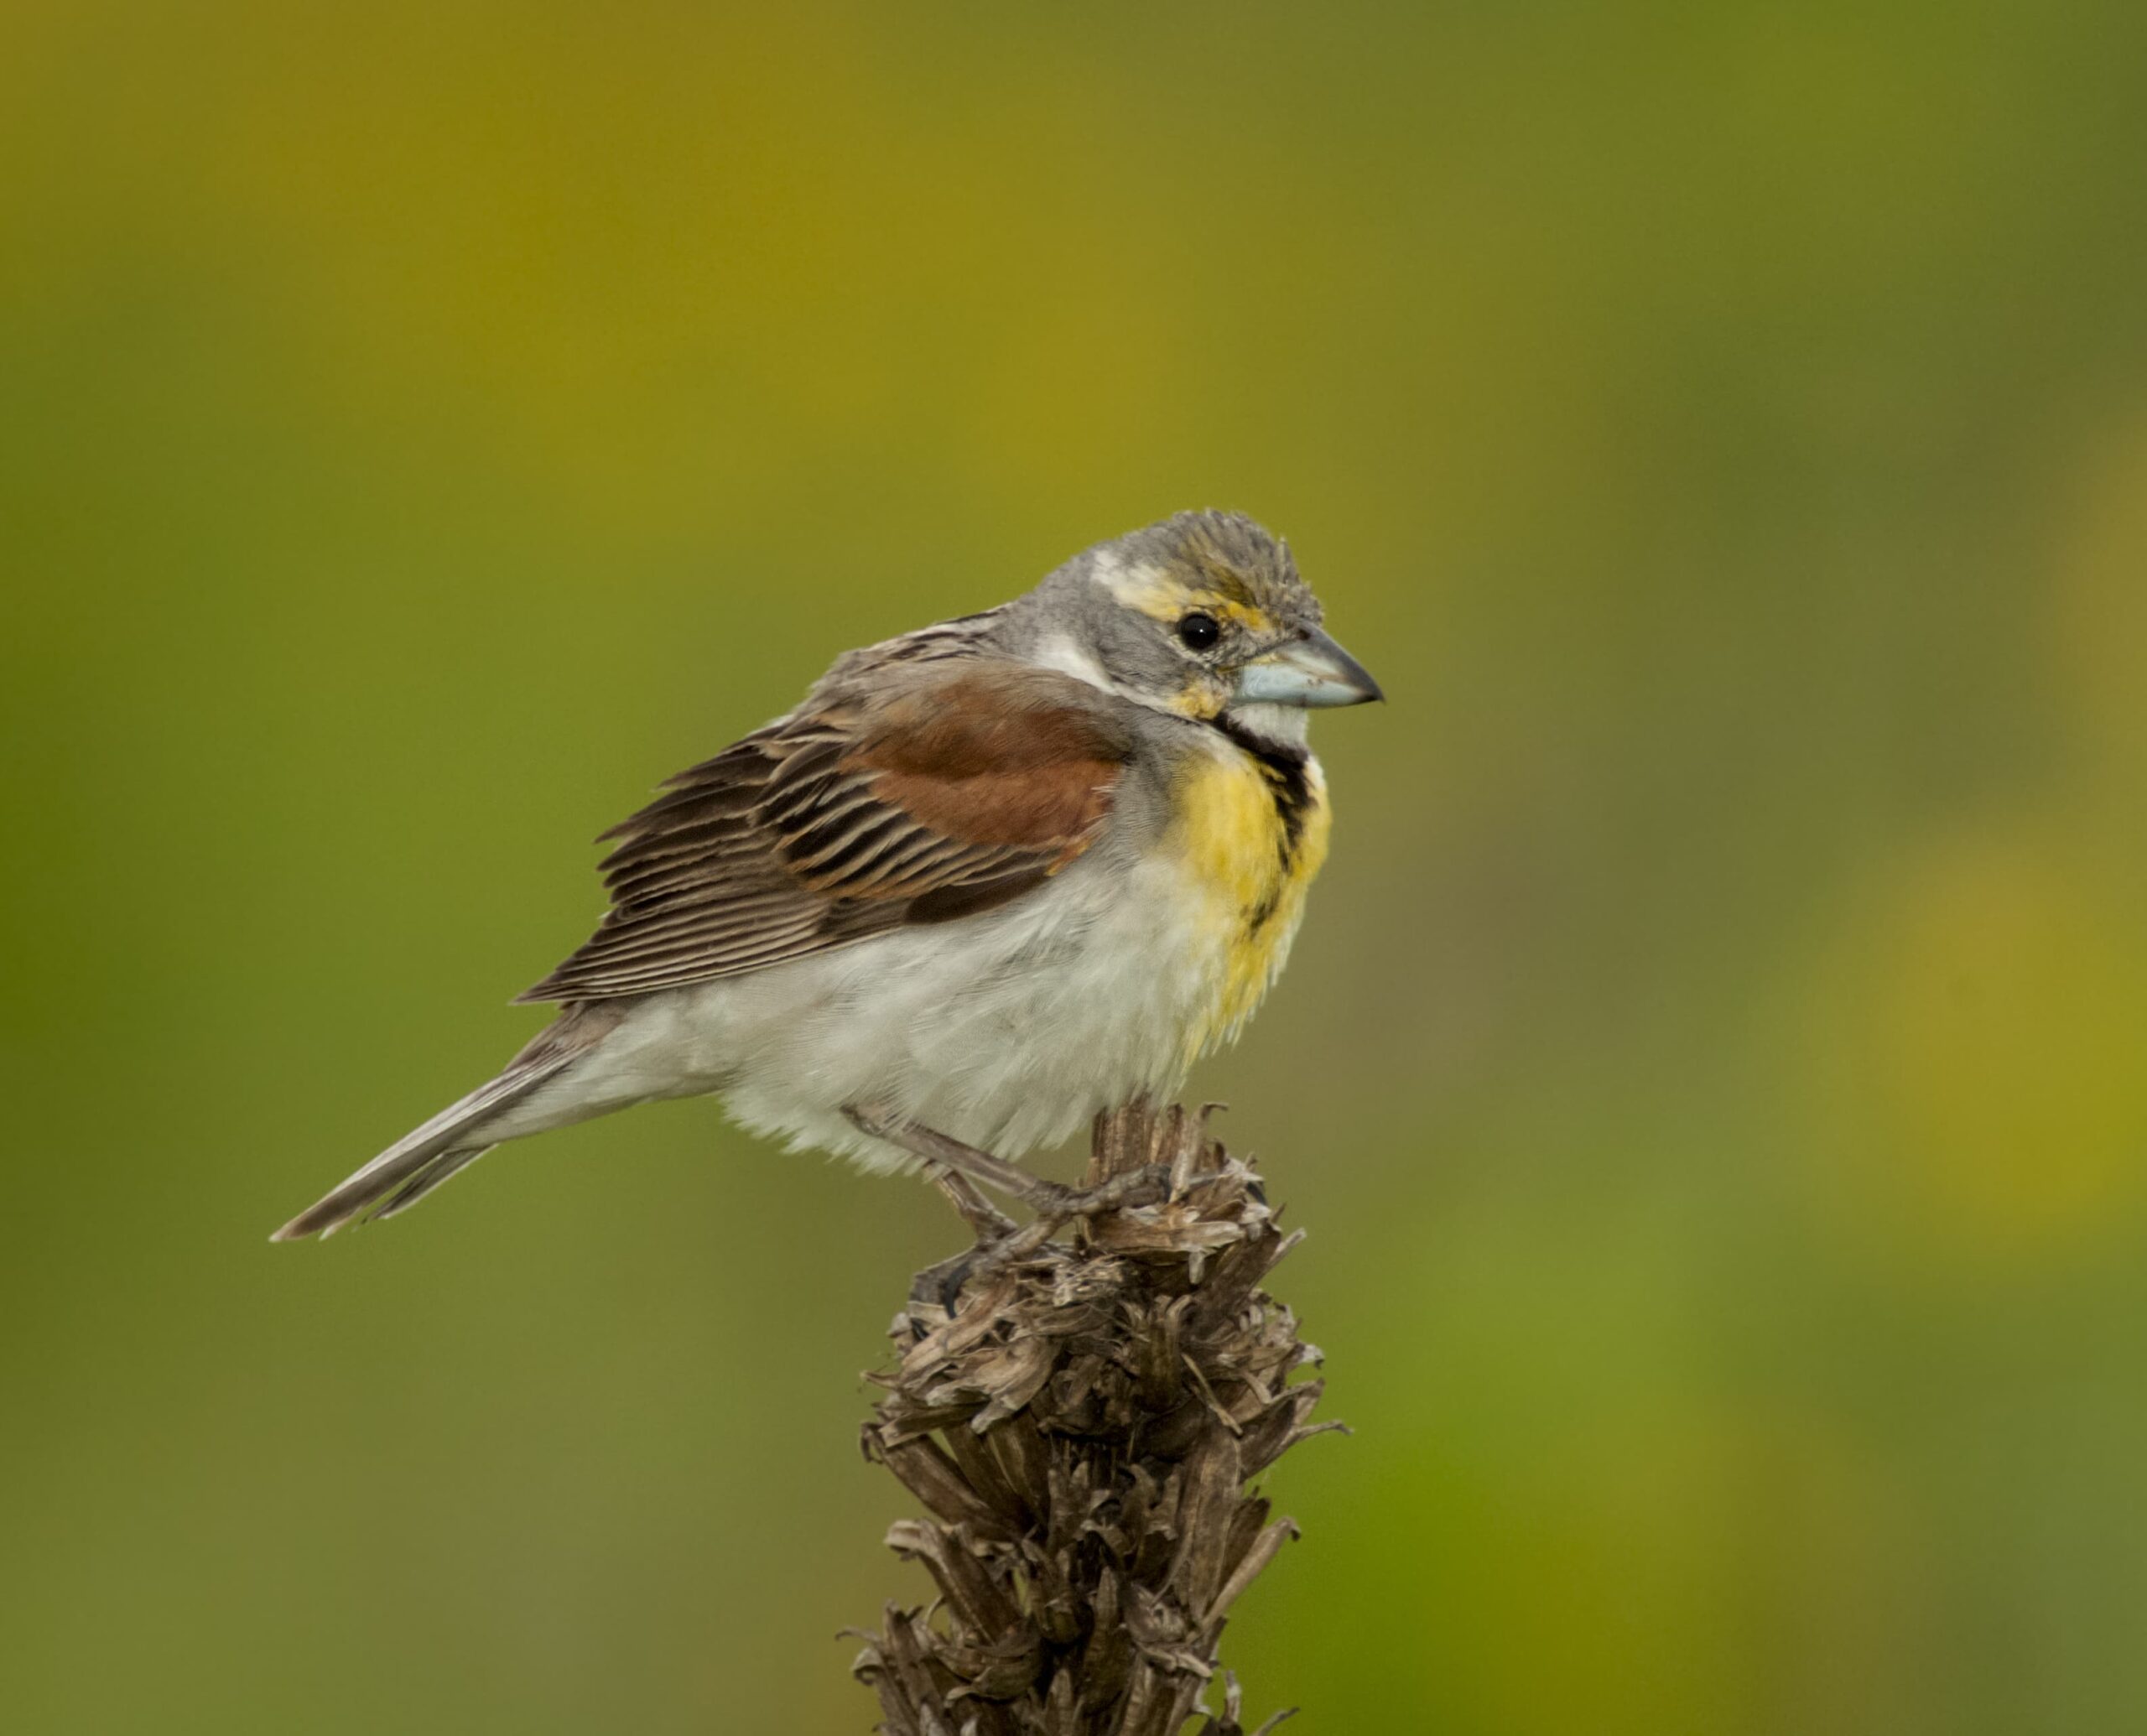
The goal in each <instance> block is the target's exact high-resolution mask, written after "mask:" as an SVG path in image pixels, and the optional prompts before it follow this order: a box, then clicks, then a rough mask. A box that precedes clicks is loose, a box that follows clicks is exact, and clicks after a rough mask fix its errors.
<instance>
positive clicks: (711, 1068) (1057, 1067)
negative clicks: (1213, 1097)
mask: <svg viewBox="0 0 2147 1736" xmlns="http://www.w3.org/2000/svg"><path fill="white" fill-rule="evenodd" d="M1092 866H1100V865H1099V864H1096V865H1091V864H1089V863H1082V864H1079V865H1076V866H1075V867H1074V868H1073V869H1070V870H1068V872H1067V874H1066V875H1065V876H1064V877H1063V879H1062V880H1060V881H1056V882H1054V883H1053V884H1052V885H1051V886H1048V887H1046V888H1044V889H1042V891H1040V893H1039V894H1038V895H1037V896H1034V897H1029V898H1026V899H1023V900H1022V901H1020V902H1017V903H1016V904H1014V905H1011V906H1010V907H1007V908H1006V910H1004V911H1001V912H996V913H994V914H992V915H990V916H985V917H975V918H971V919H969V920H966V921H964V922H959V923H949V924H947V925H945V926H944V927H931V928H915V929H907V930H903V931H901V932H898V933H892V934H887V935H883V936H880V937H878V938H874V939H872V940H870V941H866V942H862V943H859V944H857V945H855V946H853V947H849V948H845V949H841V950H840V951H836V952H832V953H826V954H821V955H819V956H818V957H816V958H810V959H799V960H798V961H797V962H795V963H793V964H783V965H778V966H776V967H773V968H772V969H767V970H763V971H758V972H756V973H754V974H752V975H748V976H742V977H735V978H730V979H726V980H721V981H717V982H712V983H703V984H697V985H694V986H692V987H689V988H684V989H676V990H668V991H666V992H664V993H663V994H661V995H652V996H651V997H649V998H648V999H647V1000H646V1001H641V1002H638V1003H637V1004H636V1005H635V1006H634V1007H633V1008H632V1011H630V1012H629V1013H628V1015H627V1017H626V1021H624V1022H623V1023H622V1024H621V1026H620V1027H619V1028H618V1029H617V1030H616V1031H615V1032H613V1033H612V1034H611V1036H610V1037H607V1038H606V1040H605V1042H604V1043H603V1045H602V1047H601V1048H600V1050H599V1051H598V1052H597V1053H594V1054H591V1055H590V1057H589V1058H588V1059H587V1060H586V1061H585V1062H583V1063H580V1064H579V1065H577V1067H576V1068H574V1071H573V1073H571V1074H569V1075H568V1076H567V1077H565V1078H564V1079H562V1080H561V1081H560V1083H559V1086H558V1087H557V1088H556V1089H554V1090H552V1091H548V1092H544V1093H541V1094H539V1095H538V1098H537V1099H533V1100H532V1101H531V1102H530V1104H528V1109H527V1111H526V1119H527V1120H528V1121H529V1122H531V1123H533V1124H534V1123H541V1124H542V1125H548V1126H551V1125H559V1124H560V1123H561V1122H564V1121H568V1120H580V1119H583V1118H584V1117H585V1116H588V1115H600V1114H603V1113H605V1112H606V1110H612V1109H619V1108H623V1107H625V1106H626V1104H630V1103H635V1102H645V1101H647V1100H649V1099H654V1098H660V1097H681V1096H694V1095H699V1094H702V1093H705V1092H711V1091H714V1092H720V1093H721V1094H722V1095H723V1098H724V1101H725V1106H726V1108H727V1109H728V1110H730V1114H731V1115H733V1116H734V1117H735V1118H736V1120H739V1121H740V1122H741V1123H742V1124H743V1125H746V1127H748V1128H751V1130H753V1131H755V1132H756V1133H762V1134H772V1135H775V1136H779V1137H782V1138H784V1139H787V1140H788V1141H789V1142H790V1143H791V1145H792V1146H818V1147H819V1148H821V1149H824V1150H826V1151H835V1152H839V1153H841V1154H843V1155H845V1156H851V1157H855V1159H857V1160H858V1161H859V1162H860V1163H862V1164H864V1165H866V1167H873V1168H883V1167H909V1166H910V1165H911V1163H912V1160H911V1159H910V1158H908V1157H907V1156H906V1155H905V1154H903V1153H902V1152H899V1151H896V1150H894V1149H893V1148H892V1147H890V1146H886V1145H885V1144H883V1143H881V1141H876V1140H870V1139H867V1138H866V1137H865V1136H863V1135H861V1134H860V1133H859V1132H858V1131H857V1130H856V1129H855V1127H853V1126H852V1125H850V1122H849V1121H848V1120H846V1119H845V1116H844V1115H843V1110H844V1108H845V1105H848V1104H871V1105H873V1106H874V1107H876V1108H877V1109H880V1110H892V1112H893V1113H895V1114H897V1115H901V1116H902V1117H905V1118H907V1119H909V1120H915V1121H919V1122H922V1123H923V1125H926V1126H928V1127H933V1128H936V1129H938V1130H939V1131H941V1132H943V1133H946V1134H949V1135H951V1136H954V1138H956V1139H959V1140H964V1141H968V1142H969V1143H970V1144H972V1145H976V1146H982V1147H984V1148H985V1149H986V1150H988V1151H996V1152H997V1153H999V1154H1000V1155H1001V1156H1009V1157H1011V1156H1019V1155H1021V1154H1022V1152H1024V1151H1029V1150H1032V1149H1033V1148H1034V1147H1036V1146H1040V1145H1046V1144H1051V1143H1054V1142H1056V1141H1059V1140H1062V1139H1065V1138H1068V1137H1069V1136H1072V1135H1073V1134H1074V1133H1076V1132H1078V1131H1079V1130H1081V1129H1082V1127H1083V1126H1084V1125H1085V1124H1086V1123H1087V1121H1088V1120H1089V1117H1090V1116H1091V1115H1094V1114H1095V1112H1096V1111H1097V1110H1100V1109H1104V1108H1107V1107H1110V1106H1111V1105H1113V1104H1118V1103H1121V1102H1123V1101H1125V1099H1127V1098H1129V1097H1131V1096H1133V1095H1135V1094H1137V1093H1141V1092H1146V1093H1149V1094H1153V1095H1155V1096H1157V1097H1159V1098H1168V1097H1170V1096H1172V1095H1173V1094H1175V1093H1176V1092H1177V1090H1178V1089H1179V1088H1180V1086H1181V1085H1182V1084H1183V1082H1184V1073H1185V1069H1186V1063H1187V1056H1188V1048H1189V1047H1191V1045H1189V1043H1188V1033H1194V1032H1199V1031H1200V1030H1202V1029H1203V1027H1205V1025H1206V1024H1207V1022H1208V1021H1209V1020H1210V1019H1211V1018H1212V1016H1213V1012H1214V1007H1215V1005H1216V1003H1217V1000H1218V997H1219V995H1220V994H1221V993H1222V990H1223V985H1224V975H1225V962H1226V961H1225V960H1224V957H1223V956H1222V949H1221V948H1220V947H1219V946H1218V945H1217V944H1216V943H1215V942H1214V939H1213V938H1211V937H1212V935H1213V931H1214V923H1212V922H1204V921H1203V905H1202V902H1201V901H1200V900H1199V899H1198V897H1197V896H1196V895H1195V894H1194V893H1193V891H1191V889H1190V888H1189V887H1188V886H1187V884H1186V882H1185V881H1184V879H1183V876H1182V873H1181V871H1179V870H1178V869H1177V867H1176V865H1174V864H1172V863H1169V862H1164V861H1151V862H1150V863H1147V864H1145V865H1141V866H1139V867H1136V868H1135V869H1133V870H1132V871H1131V873H1130V874H1129V873H1128V872H1127V871H1125V870H1123V869H1120V871H1119V872H1118V874H1117V875H1116V876H1110V875H1104V874H1099V873H1093V872H1090V871H1089V869H1090V868H1091V867H1092ZM1143 882H1145V883H1143ZM511 1119H512V1120H514V1121H517V1122H519V1121H521V1120H524V1119H525V1116H524V1115H512V1117H511ZM537 1130H538V1126H537V1125H512V1126H507V1125H503V1126H502V1128H501V1130H500V1136H502V1137H507V1138H512V1137H514V1136H517V1135H518V1134H521V1133H525V1132H535V1131H537Z"/></svg>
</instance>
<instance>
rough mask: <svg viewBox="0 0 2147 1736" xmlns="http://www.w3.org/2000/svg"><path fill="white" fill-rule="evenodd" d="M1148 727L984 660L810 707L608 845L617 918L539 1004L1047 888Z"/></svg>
mask: <svg viewBox="0 0 2147 1736" xmlns="http://www.w3.org/2000/svg"><path fill="white" fill-rule="evenodd" d="M1131 751H1132V741H1131V735H1129V734H1128V733H1127V732H1126V731H1125V729H1124V728H1123V727H1122V726H1121V725H1119V724H1117V723H1116V722H1115V720H1113V719H1111V718H1110V716H1109V715H1106V714H1105V712H1104V711H1103V710H1102V709H1101V704H1100V703H1099V699H1098V696H1096V695H1095V694H1094V693H1093V692H1092V691H1091V690H1090V689H1087V688H1085V687H1084V686H1083V685H1082V684H1081V683H1077V682H1073V681H1072V680H1071V679H1070V678H1066V677H1063V676H1059V675H1057V674H1053V673H1048V672H1042V671H1037V670H1031V669H973V670H971V671H970V672H968V673H963V674H960V675H958V676H956V677H955V678H953V679H951V680H950V679H948V678H945V677H944V675H941V676H939V677H938V678H935V679H933V680H932V681H930V682H929V683H905V684H904V685H903V687H902V689H901V690H899V691H898V692H897V693H896V694H892V695H889V696H886V697H880V698H875V699H869V700H868V699H843V700H835V701H829V702H827V703H824V704H818V705H808V707H807V708H806V709H803V710H802V711H800V712H798V713H797V714H795V715H793V716H792V717H789V718H787V719H785V720H782V722H780V723H777V724H772V725H769V726H768V727H767V729H765V730H760V731H758V732H757V733H756V734H754V735H749V736H747V737H746V739H745V740H744V741H741V742H739V743H737V744H736V746H733V747H730V748H728V749H726V750H725V751H724V752H722V753H720V754H719V755H717V756H715V758H714V759H712V760H709V761H705V762H704V763H703V764H701V765H699V766H696V767H693V768H692V769H691V770H690V771H687V772H681V773H679V774H678V776H677V777H673V778H672V779H671V780H670V781H669V782H668V783H667V784H666V785H665V787H664V793H663V795H661V796H659V797H658V798H657V799H656V800H655V801H654V802H652V803H650V804H649V805H648V806H647V807H646V808H643V809H642V811H641V812H640V813H637V814H635V815H634V816H633V817H632V819H628V820H626V822H624V823H623V824H621V825H618V826H616V827H614V828H613V829H611V831H610V832H607V833H606V834H605V838H606V840H614V841H615V843H614V848H613V850H612V851H611V855H608V856H606V858H605V860H604V862H603V871H604V880H605V885H606V888H607V889H608V890H609V891H610V893H611V910H610V912H608V913H607V914H606V917H605V918H604V921H603V923H602V924H601V925H600V927H599V928H598V929H597V931H596V933H595V934H594V935H592V936H591V937H590V939H589V941H588V942H587V943H586V944H585V945H584V946H583V947H582V948H581V949H580V951H578V952H576V953H575V954H574V956H573V957H572V958H570V959H568V960H567V961H566V962H565V963H564V964H562V965H560V966H559V969H556V970H554V972H553V973H552V974H551V975H549V976H548V977H546V978H545V979H544V980H543V982H541V983H539V984H538V985H536V987H534V988H533V989H531V990H528V993H526V994H524V995H522V996H520V997H519V998H520V999H522V1000H523V1001H584V1000H595V999H602V998H606V997H610V996H616V995H644V994H647V993H650V992H652V990H658V989H665V988H675V987H677V986H678V985H682V984H685V983H694V982H705V981H708V980H711V979H714V978H716V977H723V976H735V975H739V974H741V973H742V972H745V971H749V970H756V969H761V968H762V967H763V966H766V965H768V964H780V963H783V962H786V961H787V960H789V959H796V958H802V957H804V956H806V955H808V954H813V953H817V952H823V951H825V950H827V949H829V948H830V947H836V946H841V945H845V944H848V943H852V942H855V941H858V940H861V939H864V938H866V937H868V936H870V935H873V934H878V933H886V931H888V930H890V929H892V928H901V927H903V926H905V925H908V924H914V923H939V922H950V921H953V920H954V919H956V918H958V917H965V916H973V915H975V914H976V913H977V912H980V911H985V910H990V909H992V908H994V907H996V906H998V905H1001V904H1004V903H1006V902H1008V901H1009V900H1011V899H1014V898H1017V897H1020V896H1021V895H1022V893H1024V892H1027V891H1031V890H1032V889H1034V888H1035V887H1036V886H1040V885H1042V883H1043V882H1044V881H1047V880H1048V879H1049V878H1050V877H1051V876H1053V875H1054V874H1056V873H1058V871H1059V870H1061V869H1062V868H1063V867H1065V866H1066V865H1067V864H1068V863H1069V862H1071V861H1073V860H1074V859H1075V858H1076V857H1078V856H1079V855H1080V854H1081V853H1082V852H1083V851H1084V850H1087V849H1088V848H1089V845H1091V844H1093V843H1094V840H1095V839H1096V838H1097V836H1098V835H1099V834H1100V832H1101V830H1102V829H1103V826H1104V824H1105V821H1106V820H1107V819H1109V817H1110V806H1111V798H1112V793H1113V791H1114V788H1115V785H1116V782H1117V780H1118V778H1119V776H1120V773H1121V772H1122V771H1123V769H1124V767H1125V762H1126V760H1127V759H1128V757H1129V756H1130V755H1131Z"/></svg>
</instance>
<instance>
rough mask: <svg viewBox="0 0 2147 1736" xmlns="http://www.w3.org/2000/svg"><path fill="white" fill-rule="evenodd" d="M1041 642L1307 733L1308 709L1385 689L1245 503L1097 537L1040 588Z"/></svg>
mask: <svg viewBox="0 0 2147 1736" xmlns="http://www.w3.org/2000/svg"><path fill="white" fill-rule="evenodd" d="M1033 601H1034V604H1035V608H1034V611H1033V613H1032V618H1031V626H1032V633H1033V638H1034V643H1033V646H1032V655H1033V656H1034V657H1036V659H1037V661H1038V662H1039V663H1045V664H1047V665H1049V666H1052V667H1055V668H1061V669H1063V670H1064V671H1066V672H1067V673H1070V674H1074V675H1078V676H1079V677H1080V678H1082V679H1084V680H1086V681H1089V682H1091V683H1094V684H1095V685H1097V686H1099V687H1104V688H1107V689H1110V691H1112V692H1114V693H1116V694H1120V695H1122V696H1123V697H1125V698H1126V699H1132V700H1135V701H1136V702H1137V703H1139V704H1144V705H1147V706H1151V707H1152V708H1153V709H1157V710H1160V711H1167V712H1171V713H1172V714H1175V715H1177V716H1180V717H1185V718H1190V719H1193V720H1198V721H1202V722H1214V721H1217V720H1221V719H1223V718H1224V717H1225V716H1226V715H1228V716H1229V717H1230V718H1232V719H1233V720H1239V721H1242V722H1244V723H1245V724H1246V725H1248V726H1249V727H1252V728H1255V730H1257V731H1258V733H1260V734H1261V735H1268V736H1272V737H1276V738H1278V739H1282V740H1297V739H1300V738H1302V735H1303V733H1304V713H1305V712H1306V710H1307V709H1310V708H1313V707H1318V706H1328V705H1357V704H1363V703H1365V701H1366V700H1369V699H1380V698H1383V697H1384V695H1383V694H1381V693H1380V687H1379V683H1377V682H1376V681H1375V680H1373V679H1372V678H1371V675H1370V673H1369V672H1367V671H1366V669H1365V667H1364V665H1363V664H1361V663H1359V662H1358V661H1357V660H1356V659H1355V658H1354V657H1351V656H1350V655H1349V652H1346V651H1344V649H1343V648H1342V647H1340V646H1339V645H1338V644H1336V643H1335V642H1334V641H1333V639H1332V638H1330V637H1328V635H1327V633H1326V632H1325V631H1324V630H1323V628H1322V626H1321V625H1320V606H1319V599H1318V598H1317V597H1316V596H1314V595H1313V593H1312V587H1311V586H1309V585H1307V584H1306V583H1305V581H1304V580H1303V579H1302V578H1301V577H1300V576H1299V575H1298V573H1297V563H1296V562H1295V561H1293V560H1292V559H1291V558H1290V550H1289V545H1288V544H1287V543H1283V542H1281V541H1280V540H1278V539H1277V538H1274V537H1272V536H1270V535H1269V534H1268V533H1267V532H1266V531H1265V530H1263V529H1262V528H1261V527H1260V526H1259V525H1257V524H1255V522H1253V521H1252V520H1251V519H1250V518H1247V517H1245V516H1244V515H1243V514H1241V513H1237V512H1180V513H1178V514H1177V515H1176V516H1175V517H1171V518H1167V519H1165V520H1163V521H1162V522H1161V523H1160V524H1152V525H1150V526H1149V527H1147V528H1146V529H1145V530H1137V531H1133V532H1131V533H1128V534H1127V535H1125V536H1122V537H1119V538H1115V539H1114V540H1112V541H1110V542H1108V543H1099V544H1097V545H1096V546H1095V547H1094V548H1091V549H1089V550H1088V551H1087V552H1086V553H1084V554H1079V555H1077V556H1076V557H1075V558H1074V559H1073V560H1071V561H1068V563H1067V564H1066V565H1064V566H1063V567H1061V568H1060V569H1058V571H1057V572H1055V573H1053V574H1052V575H1051V576H1050V577H1049V578H1048V579H1047V580H1044V582H1043V583H1042V585H1039V586H1038V587H1037V590H1036V592H1035V593H1034V597H1033Z"/></svg>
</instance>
